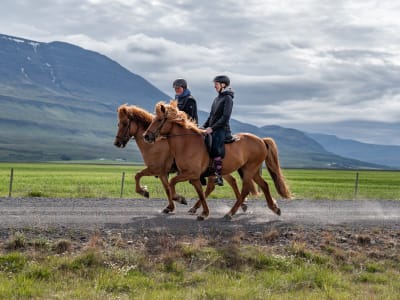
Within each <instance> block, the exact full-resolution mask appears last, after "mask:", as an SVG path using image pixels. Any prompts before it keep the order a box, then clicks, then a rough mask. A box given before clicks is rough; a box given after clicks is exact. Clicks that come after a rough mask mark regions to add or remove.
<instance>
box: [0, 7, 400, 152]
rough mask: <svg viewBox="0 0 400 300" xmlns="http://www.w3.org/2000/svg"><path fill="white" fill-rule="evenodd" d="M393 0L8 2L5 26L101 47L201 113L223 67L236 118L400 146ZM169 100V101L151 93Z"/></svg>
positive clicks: (2, 17) (399, 52) (398, 40)
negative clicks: (184, 95) (181, 88)
mask: <svg viewBox="0 0 400 300" xmlns="http://www.w3.org/2000/svg"><path fill="white" fill-rule="evenodd" d="M399 13H400V2H399V1H397V0H390V1H389V0H379V1H378V0H376V1H375V0H363V1H356V0H353V1H351V0H335V1H331V0H298V1H294V0H280V1H276V0H264V1H262V0H247V1H240V0H235V1H231V0H224V1H209V0H203V1H185V0H182V1H168V0H166V1H152V0H149V1H136V0H131V1H129V0H35V1H29V0H3V1H2V5H1V10H0V33H2V34H7V35H11V36H16V37H20V38H26V39H31V40H35V41H39V42H52V41H63V42H69V43H72V44H75V45H78V46H81V47H83V48H85V49H89V50H93V51H97V52H99V53H101V54H104V55H106V56H108V57H110V58H111V59H113V60H115V61H117V62H118V63H119V64H121V65H122V66H124V67H125V68H127V69H128V70H130V71H131V72H133V73H135V74H138V75H140V76H142V77H144V78H145V79H147V80H148V81H150V82H151V83H152V84H153V85H155V86H156V87H157V88H159V89H160V90H162V91H163V92H165V93H166V94H167V95H169V96H171V97H173V96H174V91H173V89H172V82H173V80H174V79H176V78H179V77H183V78H185V79H187V81H188V83H189V89H190V90H191V91H192V94H193V95H194V96H195V98H196V99H197V102H198V107H199V109H201V110H204V111H206V112H209V110H210V106H211V103H212V100H213V99H214V97H215V96H216V92H215V90H214V86H213V83H212V79H213V78H214V77H215V76H216V75H220V74H226V75H228V76H229V77H230V78H231V83H232V84H231V87H232V89H233V90H234V91H235V98H234V109H233V114H232V117H233V118H235V119H236V120H239V121H242V122H246V123H250V124H254V125H257V126H264V125H279V126H283V127H289V128H296V129H299V130H303V131H307V132H321V133H327V134H334V135H337V136H338V137H341V138H350V139H355V140H358V141H362V142H368V143H377V144H387V145H390V144H393V145H400V134H399V131H400V34H399V32H400V18H399V17H398V16H399ZM157 100H168V99H157Z"/></svg>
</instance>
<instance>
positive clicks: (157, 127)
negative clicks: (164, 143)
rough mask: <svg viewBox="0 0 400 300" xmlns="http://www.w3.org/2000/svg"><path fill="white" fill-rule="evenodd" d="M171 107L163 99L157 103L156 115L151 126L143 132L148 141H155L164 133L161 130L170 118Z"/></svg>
mask: <svg viewBox="0 0 400 300" xmlns="http://www.w3.org/2000/svg"><path fill="white" fill-rule="evenodd" d="M169 109H170V105H168V104H166V103H164V102H163V101H161V102H158V103H157V104H156V107H155V110H156V116H155V117H154V119H153V121H152V122H151V124H150V125H149V127H147V129H146V131H145V132H144V133H143V138H144V140H145V141H146V142H147V143H154V142H155V141H156V138H157V137H159V136H160V135H161V134H162V133H161V130H162V129H163V126H164V124H165V123H166V121H167V120H168V111H169Z"/></svg>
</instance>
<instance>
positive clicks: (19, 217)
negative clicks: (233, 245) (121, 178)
mask: <svg viewBox="0 0 400 300" xmlns="http://www.w3.org/2000/svg"><path fill="white" fill-rule="evenodd" d="M193 203H194V201H193V200H190V201H189V205H188V206H185V205H181V204H176V211H175V213H174V214H171V215H165V214H162V213H161V210H162V209H163V208H164V206H166V201H165V200H161V199H153V200H148V199H49V198H0V211H1V217H0V220H1V228H3V229H4V228H28V227H33V228H44V229H45V228H49V227H58V226H62V227H68V228H74V229H118V228H125V229H128V228H129V229H132V230H144V229H145V230H162V229H164V230H168V231H169V232H182V233H185V232H187V233H190V232H193V231H196V232H198V231H212V230H214V229H218V230H230V231H232V230H233V231H235V230H238V229H244V230H252V231H254V230H264V229H266V228H268V227H270V226H272V225H279V224H289V225H301V226H327V225H340V224H347V225H353V226H365V227H374V226H384V227H398V226H400V201H390V200H385V201H382V200H379V201H371V200H351V201H350V200H349V201H329V200H318V201H309V200H292V201H286V200H285V201H283V200H282V201H278V204H279V206H280V207H281V209H282V216H277V215H275V214H273V213H272V211H270V210H269V209H268V208H267V206H266V203H265V201H260V200H249V202H248V207H249V208H248V210H247V212H245V213H244V212H241V211H240V210H239V212H238V214H237V215H235V216H234V218H233V220H232V221H225V220H223V219H222V218H223V216H224V215H225V213H226V212H228V210H229V208H230V207H231V206H232V205H233V203H234V201H233V200H216V199H211V200H209V201H208V203H209V206H210V211H211V213H210V217H209V218H208V219H207V220H205V221H197V220H196V216H193V215H189V214H188V213H187V211H188V209H189V207H191V206H192V205H193ZM199 211H200V210H199Z"/></svg>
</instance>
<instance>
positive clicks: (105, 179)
mask: <svg viewBox="0 0 400 300" xmlns="http://www.w3.org/2000/svg"><path fill="white" fill-rule="evenodd" d="M142 168H143V166H133V165H93V164H53V163H0V183H1V185H0V197H7V196H8V195H9V192H10V178H11V176H10V175H11V169H13V180H12V181H13V182H12V190H11V192H12V193H11V195H12V197H56V198H90V197H94V198H97V197H101V198H119V197H120V196H121V190H122V177H123V173H125V175H124V187H123V191H122V197H123V198H137V197H140V196H139V195H138V194H136V193H135V191H134V176H133V174H134V173H136V172H137V171H138V170H140V169H142ZM283 172H284V174H285V177H286V179H287V182H288V184H289V186H290V189H291V191H292V193H293V195H294V198H295V199H316V200H317V199H332V200H343V199H354V198H358V199H393V200H399V199H400V171H356V170H303V169H299V170H297V169H285V170H283ZM357 173H358V184H357V194H356V176H357ZM235 176H237V177H238V175H237V174H235ZM263 177H264V178H265V179H266V180H267V182H268V183H269V184H270V187H271V191H272V193H273V195H274V196H275V197H276V198H279V197H278V196H277V194H276V192H275V188H274V186H273V184H272V181H271V178H270V176H269V174H268V173H267V171H266V170H263ZM142 185H146V186H147V187H148V190H149V192H150V197H151V198H165V194H164V190H163V189H162V186H161V183H160V181H159V180H158V179H157V178H155V177H143V179H142ZM177 190H178V192H179V193H182V194H183V195H185V196H186V197H187V198H193V197H196V194H195V191H194V189H193V188H192V186H191V185H190V184H188V183H180V184H178V185H177ZM232 197H234V194H233V192H232V190H231V189H230V187H229V186H228V185H225V186H224V187H217V188H216V190H215V191H214V192H213V193H212V194H211V196H210V197H209V198H232ZM261 197H262V196H257V198H260V199H261Z"/></svg>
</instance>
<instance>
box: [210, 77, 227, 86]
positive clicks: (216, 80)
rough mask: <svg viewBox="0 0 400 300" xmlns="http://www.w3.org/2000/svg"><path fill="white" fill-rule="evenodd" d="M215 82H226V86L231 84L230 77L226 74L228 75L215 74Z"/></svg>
mask: <svg viewBox="0 0 400 300" xmlns="http://www.w3.org/2000/svg"><path fill="white" fill-rule="evenodd" d="M213 82H219V83H224V84H225V85H226V86H228V85H230V84H231V81H230V79H229V77H228V76H226V75H218V76H215V78H214V80H213Z"/></svg>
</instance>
